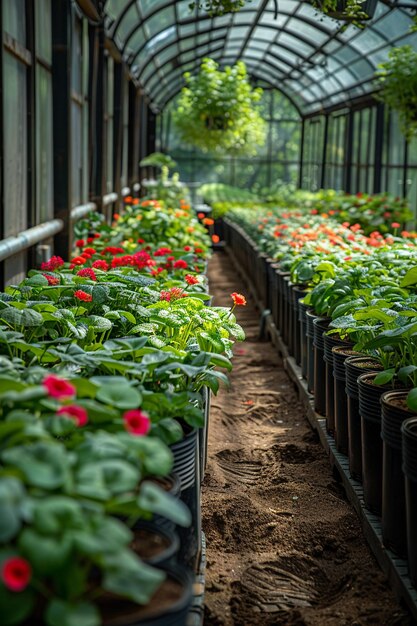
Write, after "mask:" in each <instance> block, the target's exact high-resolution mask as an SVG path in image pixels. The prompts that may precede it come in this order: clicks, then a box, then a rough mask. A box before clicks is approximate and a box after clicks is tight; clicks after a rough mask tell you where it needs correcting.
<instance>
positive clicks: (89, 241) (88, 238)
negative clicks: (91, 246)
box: [87, 235, 100, 243]
mask: <svg viewBox="0 0 417 626" xmlns="http://www.w3.org/2000/svg"><path fill="white" fill-rule="evenodd" d="M99 236H100V235H99ZM94 239H95V237H87V243H93V241H94Z"/></svg>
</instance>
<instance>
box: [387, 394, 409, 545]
mask: <svg viewBox="0 0 417 626" xmlns="http://www.w3.org/2000/svg"><path fill="white" fill-rule="evenodd" d="M407 395H408V391H387V392H386V393H384V394H383V395H382V396H381V408H382V429H381V436H382V441H383V466H382V538H383V541H384V544H385V546H387V547H388V548H391V550H393V552H396V553H397V554H398V555H400V556H405V555H406V553H407V539H406V514H405V486H404V475H403V472H402V450H401V445H402V444H401V426H402V424H403V422H404V421H405V420H406V419H408V418H410V417H411V416H412V415H413V414H412V412H411V411H409V410H408V409H407V404H406V400H407Z"/></svg>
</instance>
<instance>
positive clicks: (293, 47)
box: [104, 0, 417, 114]
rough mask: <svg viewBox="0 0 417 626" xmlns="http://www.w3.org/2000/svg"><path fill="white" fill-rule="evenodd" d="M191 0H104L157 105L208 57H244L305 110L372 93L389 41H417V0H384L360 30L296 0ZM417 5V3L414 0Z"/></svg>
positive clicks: (109, 25)
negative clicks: (416, 22)
mask: <svg viewBox="0 0 417 626" xmlns="http://www.w3.org/2000/svg"><path fill="white" fill-rule="evenodd" d="M189 4H190V0H176V1H175V0H106V2H105V8H104V10H105V16H106V17H105V24H106V31H107V34H108V35H109V36H111V37H112V39H113V40H114V41H115V43H116V45H117V46H118V48H119V49H120V50H121V52H122V54H123V57H124V58H125V60H126V61H127V62H128V64H129V66H130V68H131V72H132V75H133V76H134V77H135V78H136V79H137V80H138V82H139V83H140V84H141V86H142V88H143V90H144V92H145V93H146V94H147V96H148V97H149V100H150V102H151V105H152V106H153V108H154V109H155V110H161V109H163V108H164V106H165V105H166V104H167V103H168V102H169V100H170V99H171V98H172V97H173V96H174V95H176V94H177V93H178V91H179V90H180V88H181V87H182V86H183V84H184V79H183V74H184V72H186V71H189V72H194V71H195V70H196V69H197V68H198V67H199V65H200V63H201V60H202V59H203V58H204V57H211V58H213V59H215V60H216V61H218V63H219V64H220V65H221V66H225V65H233V64H234V63H235V62H236V61H238V60H243V61H244V62H245V63H246V66H247V68H248V72H249V73H250V74H251V76H252V77H254V78H257V79H259V80H262V81H266V82H267V83H269V84H270V85H271V86H273V87H276V88H278V89H280V90H281V91H283V92H284V93H285V94H286V95H288V96H289V97H290V98H291V99H292V100H293V102H294V103H295V104H296V105H297V106H298V107H299V109H300V111H301V112H302V113H303V114H308V113H312V112H314V111H316V110H319V109H321V108H322V107H331V106H333V105H338V104H340V103H342V102H343V103H346V100H347V99H349V100H350V99H353V98H357V97H360V96H363V95H366V94H368V93H370V92H371V91H372V90H373V88H372V78H373V74H374V72H375V69H376V67H377V65H378V64H379V63H381V62H382V61H384V60H386V58H387V55H388V52H389V50H390V48H391V47H392V46H399V45H404V44H411V45H412V46H413V47H415V48H417V33H413V34H411V33H410V32H409V27H410V25H411V23H412V16H413V15H415V12H416V10H417V0H407V1H406V2H404V0H393V1H391V2H389V1H388V0H383V1H382V0H379V1H378V5H377V8H376V12H375V15H374V17H373V19H372V20H370V21H369V22H368V23H367V26H366V27H365V28H364V29H363V30H360V29H358V28H356V27H355V26H352V25H349V26H348V27H347V28H346V29H345V30H343V25H344V23H342V22H338V21H336V20H334V19H332V18H330V17H327V16H325V15H322V14H321V13H318V11H317V10H316V9H315V8H314V7H312V6H311V4H310V3H309V2H302V1H301V2H300V1H299V0H251V1H250V2H248V3H247V4H246V5H245V7H244V8H243V9H241V10H240V11H239V12H237V13H229V14H227V15H224V16H221V17H210V16H209V15H208V14H207V13H206V12H204V11H203V10H199V9H194V10H193V11H191V10H190V9H189ZM414 6H415V9H413V8H412V7H414Z"/></svg>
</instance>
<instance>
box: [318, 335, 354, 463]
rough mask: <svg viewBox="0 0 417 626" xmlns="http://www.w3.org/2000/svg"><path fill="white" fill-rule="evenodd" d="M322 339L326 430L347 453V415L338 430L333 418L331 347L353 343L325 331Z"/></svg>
mask: <svg viewBox="0 0 417 626" xmlns="http://www.w3.org/2000/svg"><path fill="white" fill-rule="evenodd" d="M323 340H324V362H325V363H326V421H327V430H328V432H329V433H331V434H334V437H335V440H336V447H337V449H338V450H339V452H343V454H347V450H348V436H347V415H345V419H340V420H339V422H340V423H339V431H338V429H337V426H336V420H335V377H334V373H333V370H334V359H333V352H332V350H333V348H335V347H337V346H343V347H345V348H349V347H351V346H352V345H353V344H352V343H349V342H347V341H342V340H341V339H340V337H339V336H338V335H334V334H333V335H328V334H327V333H326V332H325V333H324V335H323Z"/></svg>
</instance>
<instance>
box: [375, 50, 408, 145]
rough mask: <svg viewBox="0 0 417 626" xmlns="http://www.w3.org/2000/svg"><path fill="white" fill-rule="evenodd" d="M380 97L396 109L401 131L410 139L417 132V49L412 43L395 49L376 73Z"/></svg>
mask: <svg viewBox="0 0 417 626" xmlns="http://www.w3.org/2000/svg"><path fill="white" fill-rule="evenodd" d="M376 81H377V85H378V86H379V87H380V88H381V91H380V92H379V94H378V96H377V97H378V98H379V99H380V100H382V102H384V103H385V104H387V105H388V106H389V107H391V108H392V109H393V110H394V111H397V112H398V114H399V118H400V125H401V130H402V131H403V133H404V135H405V136H406V138H407V140H410V139H411V138H412V137H413V135H415V134H416V133H417V51H416V50H414V49H413V48H412V46H400V47H398V48H392V49H391V50H390V52H389V54H388V61H386V62H385V63H381V64H380V65H379V70H378V72H377V74H376Z"/></svg>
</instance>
